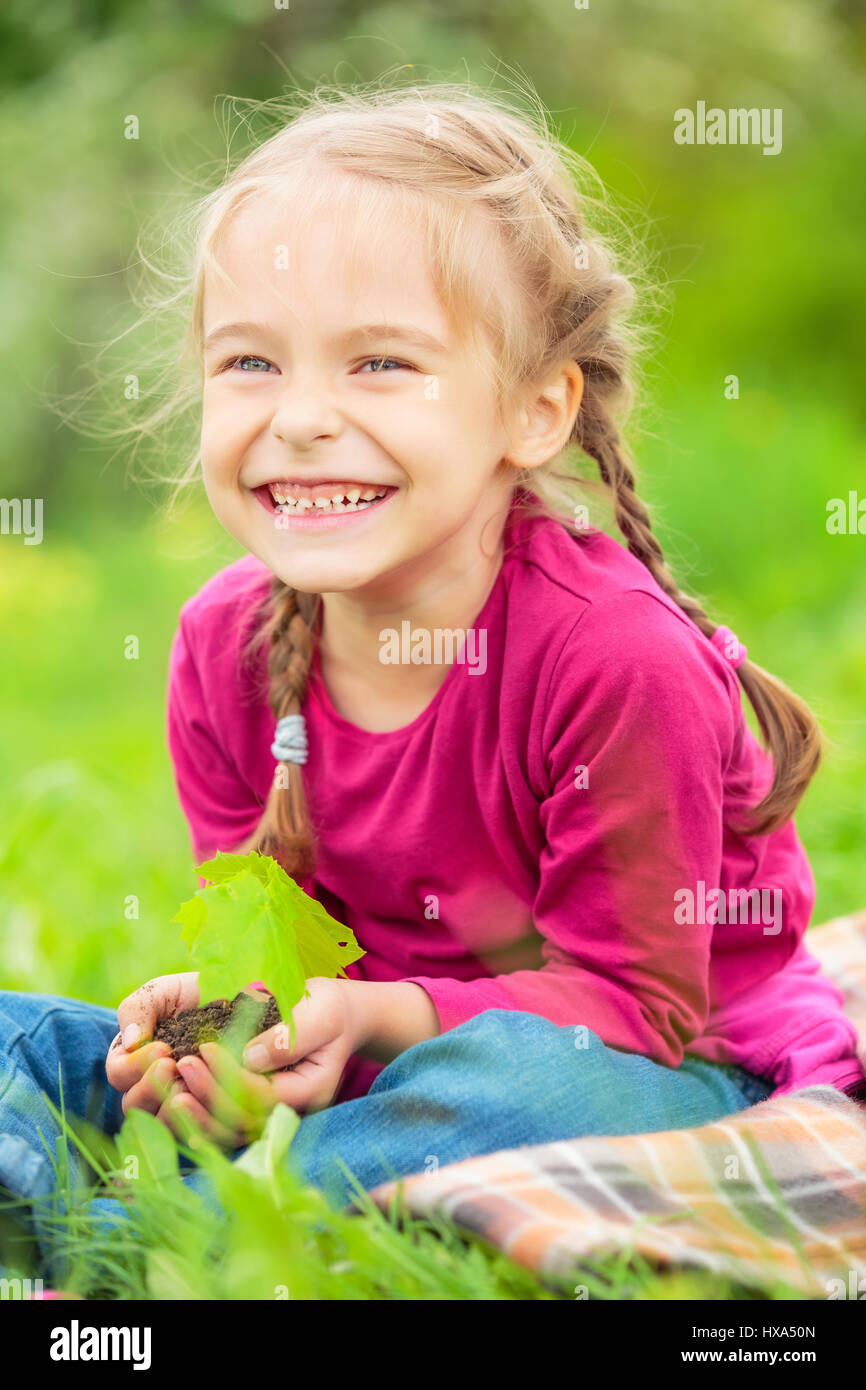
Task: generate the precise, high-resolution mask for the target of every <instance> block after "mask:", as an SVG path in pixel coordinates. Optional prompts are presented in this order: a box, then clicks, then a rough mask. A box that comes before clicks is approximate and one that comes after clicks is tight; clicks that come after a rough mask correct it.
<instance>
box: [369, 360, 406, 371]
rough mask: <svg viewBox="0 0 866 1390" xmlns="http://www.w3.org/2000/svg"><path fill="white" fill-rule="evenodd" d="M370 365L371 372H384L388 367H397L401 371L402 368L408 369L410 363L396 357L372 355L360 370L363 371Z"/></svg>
mask: <svg viewBox="0 0 866 1390" xmlns="http://www.w3.org/2000/svg"><path fill="white" fill-rule="evenodd" d="M368 367H369V368H370V371H371V372H382V371H384V370H385V368H386V367H396V368H397V370H398V371H399V370H400V368H407V369H408V367H409V364H408V362H400V361H398V359H397V358H396V357H371V358H370V359H369V360H368V361H367V362H364V363H363V364H362V366H361V367H360V369H359V370H360V371H362V372H363V371H366V369H367V368H368Z"/></svg>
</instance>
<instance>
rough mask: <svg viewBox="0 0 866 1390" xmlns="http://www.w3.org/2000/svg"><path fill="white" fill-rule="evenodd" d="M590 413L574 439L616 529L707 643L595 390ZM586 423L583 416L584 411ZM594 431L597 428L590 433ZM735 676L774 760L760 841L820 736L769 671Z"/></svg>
mask: <svg viewBox="0 0 866 1390" xmlns="http://www.w3.org/2000/svg"><path fill="white" fill-rule="evenodd" d="M587 406H588V409H587V410H586V415H585V418H584V422H583V424H582V426H581V427H580V428H576V435H577V438H578V441H579V443H580V444H581V447H582V448H583V450H584V452H585V453H586V454H588V455H589V457H590V458H592V459H594V460H595V462H596V464H597V465H598V471H599V474H600V476H601V479H602V482H603V483H604V484H605V485H606V486H607V487H608V489H609V490H610V493H611V496H612V499H613V508H614V516H615V519H616V524H617V526H618V527H619V529H620V531H621V533H622V535H623V536H624V538H625V541H626V544H627V546H628V549H629V550H630V552H631V554H632V555H634V556H636V558H637V559H638V560H640V561H641V563H642V564H644V565H645V566H646V568H647V569H648V570H649V572H650V574H651V575H652V576H653V578H654V579H655V581H656V583H657V584H658V585H659V587H660V588H661V589H663V590H664V592H665V593H666V594H667V595H668V597H669V598H671V599H673V601H674V603H675V604H676V605H677V607H678V608H680V609H682V611H683V612H684V613H685V614H686V616H687V617H688V618H690V619H691V621H692V622H693V623H694V624H695V626H696V627H698V628H699V629H700V631H701V632H702V633H703V634H704V636H705V637H712V635H713V633H714V632H715V630H716V628H717V627H718V624H717V623H716V622H714V621H713V619H712V618H710V617H709V615H708V614H707V613H706V612H705V611H704V609H703V608H702V606H701V604H700V603H699V602H698V600H697V599H695V598H692V597H690V596H689V595H687V594H684V593H683V592H682V590H681V589H680V588H679V586H678V585H677V583H676V581H675V580H674V578H673V576H672V574H671V572H670V570H669V569H668V566H667V563H666V561H665V558H664V552H663V550H662V547H661V545H660V543H659V540H658V537H657V536H656V535H655V533H654V532H653V530H652V523H651V521H650V516H649V512H648V511H647V509H646V507H645V506H644V504H643V502H642V501H641V500H640V498H639V497H638V495H637V491H636V488H635V479H634V473H633V471H632V467H631V464H630V462H629V459H628V456H627V454H626V452H625V450H624V448H623V445H622V442H621V440H620V437H619V434H618V432H617V431H616V429H615V427H614V426H613V424H612V421H611V420H610V419H609V418H605V417H606V412H605V410H604V406H603V404H602V402H601V401H600V400H599V399H598V396H597V395H596V394H595V393H593V392H592V388H591V386H590V400H589V402H587ZM580 415H581V416H583V415H584V409H583V408H582V409H581V412H580ZM578 419H579V420H580V416H579V417H578ZM588 425H589V426H592V425H594V426H595V428H591V427H590V428H587V426H588ZM599 426H600V428H599ZM585 436H589V437H585ZM737 675H738V677H739V680H740V684H741V685H742V687H743V689H744V690H745V692H746V694H747V696H748V698H749V701H750V703H751V705H752V708H753V709H754V711H755V714H756V716H757V719H758V724H759V726H760V729H761V733H762V734H763V736H764V740H765V742H766V744H767V747H768V750H769V752H770V754H771V755H772V758H773V781H772V784H771V786H770V788H769V790H768V792H767V794H766V795H765V796H764V798H763V800H762V801H761V802H760V804H759V805H758V806H756V807H755V808H754V810H753V812H752V818H751V822H750V824H749V827H748V829H749V830H750V832H751V833H752V834H756V835H762V834H767V833H768V832H769V831H771V830H775V829H776V828H777V827H778V826H780V825H782V824H784V822H785V821H787V820H788V819H789V817H790V816H791V815H792V814H793V812H794V809H795V808H796V806H797V803H798V802H799V800H800V798H801V797H802V795H803V792H804V791H805V789H806V786H807V785H808V783H809V781H810V780H811V778H812V777H813V776H814V774H815V771H816V770H817V767H818V764H819V762H820V760H821V734H820V730H819V728H818V725H817V723H816V721H815V719H814V717H813V715H812V713H811V711H810V710H809V708H808V706H807V705H806V704H805V703H804V701H802V700H801V699H800V698H799V696H797V695H795V694H794V693H793V691H791V690H789V689H788V688H787V686H785V685H783V683H782V682H781V681H779V680H777V679H776V678H775V677H774V676H772V675H770V673H769V672H768V671H765V670H763V668H762V667H760V666H757V665H756V664H755V663H754V662H752V661H749V660H746V661H744V662H743V663H742V665H741V666H740V667H739V668H738V670H737Z"/></svg>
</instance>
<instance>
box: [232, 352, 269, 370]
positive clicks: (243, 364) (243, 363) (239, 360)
mask: <svg viewBox="0 0 866 1390" xmlns="http://www.w3.org/2000/svg"><path fill="white" fill-rule="evenodd" d="M249 364H253V365H249ZM228 365H229V366H230V367H237V368H239V370H240V371H242V372H260V371H265V372H269V371H271V363H270V362H267V361H265V359H264V357H253V356H250V355H247V356H246V357H236V358H235V359H234V361H233V362H230V363H229V364H228Z"/></svg>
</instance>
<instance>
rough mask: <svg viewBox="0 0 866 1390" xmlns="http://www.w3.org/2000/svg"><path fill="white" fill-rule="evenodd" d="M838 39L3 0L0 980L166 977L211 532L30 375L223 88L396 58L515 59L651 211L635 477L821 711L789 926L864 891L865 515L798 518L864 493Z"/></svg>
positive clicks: (385, 7)
mask: <svg viewBox="0 0 866 1390" xmlns="http://www.w3.org/2000/svg"><path fill="white" fill-rule="evenodd" d="M864 43H866V20H864V13H863V8H862V6H861V5H860V4H854V3H850V0H849V3H841V2H840V3H828V0H786V3H784V4H783V3H780V2H779V0H763V3H762V4H761V5H756V4H755V3H754V0H729V3H727V4H725V5H723V6H722V5H719V6H714V5H707V6H697V5H695V4H694V3H693V0H654V3H651V4H650V3H643V4H640V3H635V2H634V0H605V3H601V0H590V5H589V8H588V9H586V10H578V9H576V8H575V7H574V5H573V3H570V0H500V3H499V4H496V5H491V4H489V0H484V3H481V0H462V2H461V3H459V4H458V3H441V0H440V3H437V4H432V3H423V0H422V2H421V3H418V2H417V0H416V3H412V4H408V5H406V4H400V5H398V4H394V3H383V4H374V3H373V4H371V3H366V4H365V3H353V2H352V0H339V2H338V0H316V3H315V4H309V3H308V4H304V3H299V2H298V0H292V4H291V7H290V8H289V9H287V10H281V9H276V8H275V7H274V5H273V3H270V4H269V3H266V0H197V3H195V4H188V3H180V0H175V3H169V0H161V3H160V2H159V0H150V2H149V3H148V4H147V5H142V4H141V3H132V0H89V3H87V2H86V0H79V2H78V3H75V4H73V3H70V4H68V5H65V4H62V3H57V0H47V3H45V4H43V5H40V6H33V5H32V3H30V0H7V2H6V5H5V7H4V10H3V13H2V15H0V55H2V56H0V81H2V110H0V169H2V175H0V177H2V179H3V185H4V187H3V205H4V210H5V216H4V218H3V225H2V231H0V236H2V257H0V260H2V271H0V274H2V304H3V312H4V333H3V348H4V356H5V360H4V362H3V368H2V372H0V409H2V422H3V428H2V443H3V452H2V479H0V492H2V495H3V496H6V497H12V496H26V497H43V498H44V499H45V538H44V541H43V543H42V544H41V545H39V546H25V545H24V544H23V542H22V539H21V538H20V537H14V536H2V537H0V643H2V674H0V701H2V719H0V766H2V788H3V794H2V801H0V923H2V929H0V967H2V969H0V983H2V984H3V985H5V986H7V987H21V988H30V989H39V990H45V991H58V992H61V993H65V994H71V995H75V996H79V997H82V998H86V999H92V1000H97V1001H100V1002H104V1003H115V1002H116V1001H117V1000H118V999H119V997H120V996H121V995H122V994H124V993H126V992H127V991H128V990H130V989H132V988H133V987H135V986H136V985H138V984H140V983H141V982H142V981H143V980H145V979H147V978H149V977H150V976H151V975H154V974H157V973H162V972H164V971H167V970H170V969H174V968H178V967H182V966H183V964H184V956H185V951H184V949H183V948H182V947H181V946H180V945H179V943H178V936H177V928H176V926H174V925H173V924H172V923H171V920H170V919H171V917H172V914H173V913H174V911H175V910H176V907H177V904H178V902H179V901H180V900H181V899H182V898H183V897H186V896H188V894H189V892H190V890H191V889H192V888H193V887H194V877H193V873H192V861H191V859H190V852H189V848H188V841H187V833H186V826H185V823H184V821H183V819H182V817H181V814H180V811H179V809H178V807H177V803H176V798H175V793H174V788H173V783H172V778H171V770H170V766H169V762H168V758H167V754H166V751H165V744H164V734H163V718H164V716H163V705H164V687H165V672H166V662H167V656H168V648H169V643H170V640H171V636H172V633H173V630H174V626H175V621H176V617H177V611H178V609H179V607H180V605H181V603H182V602H183V601H184V599H185V598H186V597H187V596H188V595H189V594H191V593H192V592H193V591H194V590H195V589H196V588H197V587H198V586H199V585H200V584H201V583H202V582H203V581H204V580H205V579H206V578H207V577H208V576H209V575H210V574H212V573H213V572H214V571H215V570H216V569H217V568H218V567H220V566H221V565H223V564H225V563H227V562H228V561H229V560H230V559H232V558H234V557H235V555H236V554H237V553H238V552H237V548H236V547H235V545H234V543H233V542H232V541H230V540H229V539H228V538H227V537H225V536H224V535H223V533H222V532H221V531H220V530H219V528H218V527H217V525H216V523H215V522H214V520H213V519H212V517H211V516H210V514H209V512H208V510H207V507H206V503H205V500H204V498H203V496H201V495H198V494H196V495H195V496H194V497H192V498H191V499H190V501H189V504H188V505H187V506H186V507H185V509H184V510H183V511H182V512H181V514H180V515H179V516H177V517H176V518H174V519H171V520H169V519H167V518H166V516H165V515H164V514H163V513H161V512H160V511H159V510H158V509H157V506H156V503H157V500H158V499H157V498H156V497H155V496H154V495H153V494H152V493H148V492H145V491H142V490H141V489H140V488H136V487H130V486H129V485H127V484H126V482H125V458H124V451H123V450H120V451H119V452H118V451H117V450H116V449H114V450H112V449H110V448H108V447H105V446H103V445H98V444H96V443H94V442H93V441H92V440H87V439H82V438H81V437H80V435H78V434H77V433H75V432H73V431H72V430H70V429H69V428H68V427H67V426H66V425H64V424H62V423H61V422H60V420H59V419H58V416H57V414H56V413H55V412H53V411H52V410H50V409H48V408H47V406H46V397H48V396H53V395H55V394H59V395H64V394H67V393H70V392H72V393H74V392H75V391H76V390H78V389H80V387H81V382H82V373H85V375H86V371H87V368H88V367H89V366H90V365H92V363H93V360H94V358H95V356H96V353H97V350H98V346H99V345H100V344H101V343H103V342H104V341H105V340H106V338H108V337H109V336H111V335H112V334H114V333H116V332H118V331H120V329H121V328H122V327H123V326H124V324H125V323H127V322H129V321H130V317H131V309H130V300H129V294H130V286H129V282H128V279H127V277H126V276H125V274H124V267H126V266H127V265H129V264H130V263H131V262H132V260H133V259H134V246H135V240H136V235H137V233H138V231H139V228H140V226H141V224H142V222H147V221H150V220H151V219H153V218H156V219H157V220H159V219H160V218H161V217H162V216H163V215H168V214H169V213H171V212H172V211H174V210H176V209H177V208H179V207H181V206H182V204H183V203H184V201H185V200H186V199H187V198H189V197H190V196H192V195H193V194H194V193H196V192H197V191H201V189H200V188H199V187H198V185H197V184H196V182H195V180H196V178H197V176H198V173H199V171H200V169H201V168H202V167H203V166H204V165H206V164H208V163H209V162H211V161H213V160H214V159H217V160H219V158H220V157H221V155H222V154H224V148H225V142H224V133H223V131H222V130H221V128H220V122H219V120H218V119H217V115H216V112H217V110H218V107H217V106H215V101H216V98H217V97H218V96H219V94H221V93H232V94H235V95H237V96H241V97H254V98H266V97H271V96H274V95H277V94H278V93H279V92H280V91H281V90H282V88H283V87H284V85H285V84H286V83H297V84H298V85H300V86H302V87H306V86H309V85H312V84H313V83H315V82H317V81H323V80H324V81H327V82H334V81H336V82H340V81H354V80H367V79H373V78H376V77H378V76H379V75H380V74H382V73H383V72H385V71H386V70H391V69H393V68H395V67H397V66H400V65H403V64H406V65H414V67H413V68H407V71H406V76H407V77H415V78H420V79H421V80H423V79H424V78H425V77H430V76H441V77H449V78H457V79H458V80H459V79H460V78H461V77H463V76H468V77H470V78H472V79H473V80H474V81H476V82H478V83H480V84H481V85H487V84H491V83H492V84H494V85H496V86H498V87H503V86H508V84H509V80H510V78H509V73H510V72H511V71H512V70H513V69H517V70H518V71H519V72H522V73H523V74H525V75H526V77H527V78H528V79H529V80H530V81H531V82H532V83H533V84H534V85H535V87H536V88H537V90H538V92H539V94H540V96H541V98H542V100H543V101H544V102H545V104H546V105H547V106H548V108H549V109H550V110H551V111H552V113H553V117H554V121H555V123H556V125H557V128H558V129H559V131H560V133H562V134H563V135H564V136H565V137H566V138H567V139H568V140H569V141H570V142H571V143H572V144H573V145H574V147H575V148H576V149H577V150H579V151H580V152H581V153H583V154H585V155H586V156H587V157H588V158H589V159H590V160H591V161H592V162H593V164H594V165H595V166H596V168H597V169H598V171H599V173H600V175H601V176H602V178H603V180H604V182H605V184H606V185H607V187H608V188H609V190H610V193H611V196H612V198H613V199H614V201H615V202H620V203H624V204H626V205H628V206H631V207H633V208H636V209H637V211H638V212H639V213H640V214H641V215H642V216H643V217H644V218H646V219H648V222H647V229H648V235H649V240H650V242H651V245H652V249H653V251H654V253H655V255H656V264H657V269H658V272H659V274H660V275H661V277H662V278H663V279H664V281H665V282H666V283H667V284H668V286H669V308H668V312H667V315H666V317H665V318H664V320H663V321H662V323H661V325H660V326H661V330H662V331H661V333H660V335H659V336H658V337H657V339H656V346H655V348H654V349H653V355H652V358H651V359H650V360H649V361H648V363H647V364H646V366H647V389H648V393H649V399H650V409H649V410H648V412H647V413H646V415H645V416H644V419H643V431H642V434H641V435H640V437H639V438H638V439H637V441H636V444H637V455H638V459H639V463H640V471H641V479H642V490H643V492H644V494H645V496H646V497H647V500H648V501H649V502H650V503H651V504H652V505H653V507H654V512H655V517H656V523H657V527H658V529H659V532H660V534H661V535H662V538H663V540H664V542H665V544H666V546H667V548H668V551H669V553H670V557H671V559H672V562H673V564H674V566H675V569H676V571H677V573H678V574H679V576H680V578H681V580H682V581H683V583H684V584H686V585H690V586H691V587H692V588H693V589H696V590H697V591H699V592H700V593H701V594H702V595H703V596H704V598H705V600H706V602H707V604H708V606H710V611H712V612H713V613H715V614H716V615H717V616H718V618H719V621H724V622H726V623H728V624H729V625H730V626H732V627H733V628H735V629H736V630H737V631H738V632H739V634H740V636H741V637H742V638H743V640H745V641H746V642H747V643H748V645H749V648H750V651H751V653H752V655H753V656H754V657H755V659H756V660H758V661H759V662H760V663H761V664H762V665H764V666H766V667H768V668H769V669H770V670H772V671H774V672H776V673H778V674H779V675H780V676H781V677H782V678H783V679H785V680H786V681H787V682H788V683H789V684H791V685H792V686H793V687H794V688H795V689H797V690H799V691H800V692H801V693H802V694H803V695H804V696H805V697H806V698H807V699H808V700H809V701H810V702H811V703H812V705H813V707H814V708H815V710H816V712H817V713H818V715H819V717H820V718H821V720H822V723H823V726H824V728H825V731H826V733H827V735H828V738H829V740H830V746H829V748H828V756H827V761H826V765H825V767H824V770H823V771H822V773H821V775H820V777H819V779H818V781H817V783H816V784H815V785H814V787H813V789H812V790H810V793H809V795H808V797H807V799H806V801H805V803H804V805H803V808H802V811H801V813H800V816H799V824H800V830H801V834H802V836H803V838H804V840H805V842H806V844H807V847H808V849H809V851H810V854H811V857H812V862H813V866H814V869H815V873H816V878H817V881H818V906H817V911H816V920H820V919H821V918H825V917H828V916H830V915H833V914H837V913H842V912H845V911H847V910H850V909H852V908H862V907H866V818H864V812H866V805H864V772H866V642H864V635H866V621H864V618H866V563H864V561H866V536H853V535H842V536H831V535H828V533H827V531H826V527H825V520H826V510H825V509H826V504H827V501H828V500H829V499H830V498H832V497H844V496H846V495H847V493H848V492H849V491H850V490H852V489H859V495H860V496H861V497H866V464H864V445H863V436H864V424H866V421H864V393H863V389H862V380H861V378H862V323H863V316H864V314H863V311H864V295H863V274H862V247H863V230H864V207H863V178H862V167H863V153H862V136H863V117H862V112H863V96H864V90H863V56H864ZM699 100H703V101H706V102H707V104H708V106H712V105H718V106H721V107H723V108H725V109H727V108H728V107H731V106H733V107H750V106H757V107H771V108H776V107H781V108H782V109H783V112H784V127H783V130H784V144H783V150H782V153H781V154H780V155H778V156H777V157H767V156H764V155H762V153H761V150H760V149H759V148H756V147H754V146H745V147H713V148H711V147H706V146H704V147H700V146H693V147H683V146H678V145H676V144H675V143H674V141H673V113H674V111H675V110H676V109H677V108H680V107H692V108H694V106H695V105H696V103H697V101H699ZM130 114H134V115H136V116H137V117H138V120H139V125H140V138H139V139H138V140H137V141H132V140H126V139H124V133H123V132H124V119H125V117H126V116H128V115H130ZM112 362H113V366H112V368H111V370H112V371H114V373H115V376H114V377H112V376H109V380H108V390H109V393H110V392H111V391H112V390H115V389H116V399H117V400H118V401H121V402H122V400H123V388H124V380H123V379H124V373H125V372H141V391H142V399H141V400H140V401H139V402H130V403H129V408H130V409H133V410H134V409H145V408H146V406H147V404H148V400H149V393H151V397H152V393H153V392H154V391H156V390H157V389H158V386H157V383H155V382H154V381H153V380H151V379H150V378H149V377H148V372H147V369H146V367H145V366H143V365H142V364H141V363H139V362H137V361H136V359H135V356H134V351H133V349H132V348H130V355H129V357H128V358H127V360H126V361H125V362H124V359H123V354H122V352H121V354H120V357H118V356H117V355H115V356H114V358H113V359H112ZM730 374H735V375H736V376H737V377H738V378H739V399H736V400H731V399H726V396H725V378H726V377H728V376H729V375H730ZM194 429H195V421H194V419H193V418H191V419H190V431H191V434H192V433H194ZM172 447H175V446H174V445H172ZM177 447H178V449H179V450H181V448H182V445H181V444H180V443H179V444H178V445H177ZM184 462H185V459H184V458H182V457H180V456H178V458H177V459H175V460H174V461H173V466H175V467H177V468H178V469H180V467H181V466H182V464H183V463H184ZM130 635H135V636H136V637H137V638H138V640H139V652H140V654H139V659H138V660H135V661H129V660H126V659H125V657H124V642H125V639H126V638H127V637H128V636H130ZM133 900H134V901H133ZM136 911H137V913H138V916H137V917H136V916H135V915H134V913H135V912H136Z"/></svg>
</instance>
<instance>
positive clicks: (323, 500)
mask: <svg viewBox="0 0 866 1390" xmlns="http://www.w3.org/2000/svg"><path fill="white" fill-rule="evenodd" d="M314 505H315V506H317V507H327V505H328V499H327V497H317V498H315V501H314Z"/></svg>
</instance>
